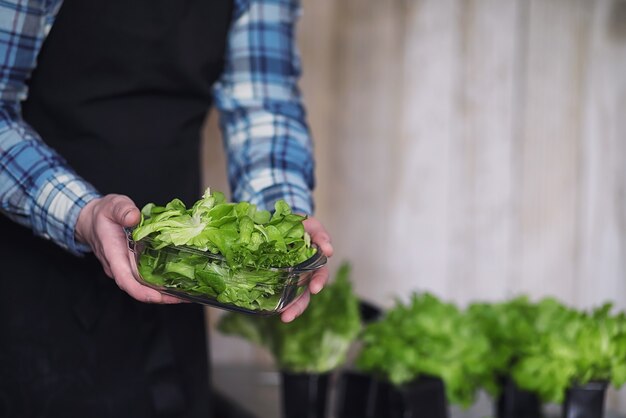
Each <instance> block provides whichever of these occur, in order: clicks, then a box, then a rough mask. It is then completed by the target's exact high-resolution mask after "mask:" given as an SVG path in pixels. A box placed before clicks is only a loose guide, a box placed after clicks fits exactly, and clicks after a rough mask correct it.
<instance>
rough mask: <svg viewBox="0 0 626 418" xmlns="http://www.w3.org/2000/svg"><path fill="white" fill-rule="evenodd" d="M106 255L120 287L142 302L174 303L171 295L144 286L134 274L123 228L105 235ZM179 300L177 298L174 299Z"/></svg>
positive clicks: (104, 247)
mask: <svg viewBox="0 0 626 418" xmlns="http://www.w3.org/2000/svg"><path fill="white" fill-rule="evenodd" d="M102 248H103V251H104V256H105V258H106V260H107V262H108V265H109V266H110V269H111V272H112V273H113V278H114V280H115V282H116V283H117V285H118V286H119V288H120V289H122V290H123V291H125V292H126V293H128V294H129V295H130V296H131V297H133V298H134V299H136V300H138V301H140V302H149V303H173V301H172V299H174V298H171V297H168V298H166V297H164V295H162V294H161V293H160V292H158V291H156V290H154V289H152V288H150V287H148V286H143V285H142V284H140V283H139V282H138V281H137V280H135V277H134V276H133V273H132V269H131V265H130V260H129V258H128V250H127V249H126V241H125V237H124V233H123V232H122V231H121V229H120V230H119V231H118V233H117V234H115V235H114V236H105V237H103V241H102ZM174 300H176V301H177V299H174Z"/></svg>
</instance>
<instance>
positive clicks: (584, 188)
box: [575, 1, 626, 411]
mask: <svg viewBox="0 0 626 418" xmlns="http://www.w3.org/2000/svg"><path fill="white" fill-rule="evenodd" d="M589 43H590V54H589V59H588V61H587V66H588V71H587V78H586V84H585V101H584V107H585V115H584V120H583V124H584V127H583V142H582V150H583V155H584V160H583V165H582V167H581V176H580V180H581V184H580V188H581V193H580V196H581V197H580V208H581V211H580V218H579V223H580V229H581V234H580V243H581V244H580V245H581V247H580V248H581V250H580V259H579V263H578V264H577V266H578V273H579V274H578V277H577V279H578V280H577V282H576V284H575V286H576V299H577V300H576V302H577V303H578V305H580V306H585V307H587V306H596V305H599V304H601V303H603V302H606V301H613V302H614V303H615V305H616V308H619V309H625V308H626V193H625V192H626V164H625V163H626V161H625V160H626V119H625V118H624V115H626V77H625V76H624V74H625V72H626V2H619V1H599V2H596V4H595V8H594V15H593V20H592V30H591V33H590V41H589ZM607 404H608V406H609V408H611V409H614V410H619V411H626V389H624V388H623V389H622V390H620V391H619V392H616V391H614V390H610V391H609V394H608V396H607Z"/></svg>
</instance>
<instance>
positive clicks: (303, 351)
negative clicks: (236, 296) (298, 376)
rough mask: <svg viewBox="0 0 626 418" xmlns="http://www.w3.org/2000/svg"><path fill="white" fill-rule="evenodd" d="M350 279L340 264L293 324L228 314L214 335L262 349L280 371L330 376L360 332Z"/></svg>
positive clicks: (347, 272)
mask: <svg viewBox="0 0 626 418" xmlns="http://www.w3.org/2000/svg"><path fill="white" fill-rule="evenodd" d="M349 275H350V266H349V264H347V263H344V264H342V265H341V267H340V268H339V270H338V272H337V275H336V277H335V279H334V280H333V282H332V283H330V284H329V285H327V286H326V288H325V289H324V291H323V292H321V293H320V294H318V295H316V296H315V297H314V298H312V299H311V302H310V304H309V307H308V308H307V309H306V310H305V311H304V313H303V314H302V315H301V316H300V317H299V318H298V319H296V320H295V321H293V322H290V323H287V324H285V323H282V322H281V321H280V319H278V318H275V317H256V316H250V315H242V314H239V313H234V312H228V313H226V314H225V315H224V316H222V317H221V318H220V321H219V323H218V329H219V330H220V331H221V332H222V333H224V334H226V335H236V336H239V337H242V338H244V339H246V340H248V341H250V342H251V343H254V344H258V345H260V346H262V347H265V348H266V349H267V350H268V351H269V352H270V353H271V354H272V356H273V358H274V360H275V361H276V364H277V366H278V367H279V368H280V369H281V370H285V371H289V372H296V373H325V372H328V371H331V370H333V369H335V368H337V367H338V366H340V365H341V364H342V363H343V362H344V361H345V359H346V355H347V352H348V349H349V348H350V345H351V344H352V342H353V341H354V340H355V338H356V337H357V335H358V333H359V331H360V330H361V321H360V315H359V304H358V299H357V297H356V296H355V294H354V293H353V292H352V285H351V284H350V281H349Z"/></svg>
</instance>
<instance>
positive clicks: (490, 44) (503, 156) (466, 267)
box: [202, 0, 626, 411]
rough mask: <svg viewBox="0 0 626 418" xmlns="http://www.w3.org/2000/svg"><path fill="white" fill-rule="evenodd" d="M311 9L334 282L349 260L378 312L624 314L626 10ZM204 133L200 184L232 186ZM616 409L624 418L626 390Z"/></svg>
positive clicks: (222, 355)
mask: <svg viewBox="0 0 626 418" xmlns="http://www.w3.org/2000/svg"><path fill="white" fill-rule="evenodd" d="M303 10H304V14H303V16H302V18H301V21H300V26H299V44H300V50H301V53H302V61H303V68H304V77H303V80H302V83H301V87H302V90H303V93H304V98H305V102H306V104H307V108H308V114H309V122H310V126H311V129H312V132H313V136H314V138H315V144H316V151H315V152H316V158H317V189H316V191H315V197H316V203H317V210H316V216H317V217H318V218H319V219H320V220H321V221H322V222H323V223H324V224H325V225H326V227H327V228H328V230H329V231H330V232H331V234H332V237H333V243H334V246H335V256H334V258H333V259H332V260H331V263H330V268H331V271H334V270H335V269H336V267H337V266H338V265H339V264H340V262H341V261H344V260H347V261H350V262H351V263H352V268H353V273H352V276H353V281H354V286H355V289H356V292H357V293H358V294H359V296H361V297H362V298H364V299H366V300H369V301H371V302H374V303H376V304H379V305H381V306H382V307H390V306H391V305H392V304H393V303H394V299H395V298H400V299H405V298H406V297H407V296H408V295H409V293H410V292H412V291H416V290H417V291H423V290H427V291H430V292H433V293H435V294H436V295H438V296H440V297H442V298H445V299H448V300H451V301H455V302H457V303H459V304H462V305H464V304H466V303H467V302H469V301H475V300H489V301H494V300H499V299H503V298H507V297H511V296H515V295H518V294H528V295H530V296H532V297H533V298H538V297H541V296H547V295H551V296H555V297H557V298H559V299H560V300H562V301H564V302H565V303H567V304H571V305H574V306H578V307H591V306H596V305H598V304H601V303H602V302H606V301H613V302H614V303H615V305H616V307H617V308H619V309H625V308H626V0H303ZM205 133H206V138H207V140H206V141H205V149H204V152H203V155H202V158H203V162H204V167H205V172H204V176H205V184H206V185H210V186H211V187H213V188H215V189H218V190H224V191H225V190H227V188H228V186H227V183H226V177H225V163H224V157H223V153H222V149H221V141H220V140H217V139H216V138H217V137H218V136H219V133H218V131H217V123H216V115H212V116H211V118H210V119H209V121H208V123H207V127H206V132H205ZM218 315H220V312H218V311H215V310H211V311H210V312H209V324H214V323H215V319H216V318H217V316H218ZM211 346H212V348H211V350H212V360H213V363H214V364H218V365H219V364H261V365H268V364H269V359H268V357H267V355H266V354H265V353H263V352H260V351H259V350H258V349H256V348H254V347H252V346H250V345H248V344H247V343H246V342H244V341H241V340H238V339H235V338H228V337H224V336H220V335H219V334H218V333H217V331H212V335H211ZM621 392H624V391H621ZM618 395H619V396H618ZM609 405H610V406H611V407H612V408H617V409H619V410H621V411H626V396H624V393H618V394H615V393H613V394H611V396H610V399H609Z"/></svg>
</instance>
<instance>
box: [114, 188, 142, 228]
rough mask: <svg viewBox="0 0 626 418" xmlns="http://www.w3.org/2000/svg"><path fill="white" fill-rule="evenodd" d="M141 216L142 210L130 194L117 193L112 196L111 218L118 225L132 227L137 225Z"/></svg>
mask: <svg viewBox="0 0 626 418" xmlns="http://www.w3.org/2000/svg"><path fill="white" fill-rule="evenodd" d="M140 218H141V212H140V211H139V209H138V208H137V206H136V205H135V203H134V202H133V201H132V200H131V199H130V198H129V197H128V196H123V195H115V196H113V197H112V204H111V206H110V212H109V219H111V220H112V221H113V222H115V223H116V224H118V225H122V226H124V227H131V226H135V225H137V224H138V223H139V220H140Z"/></svg>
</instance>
